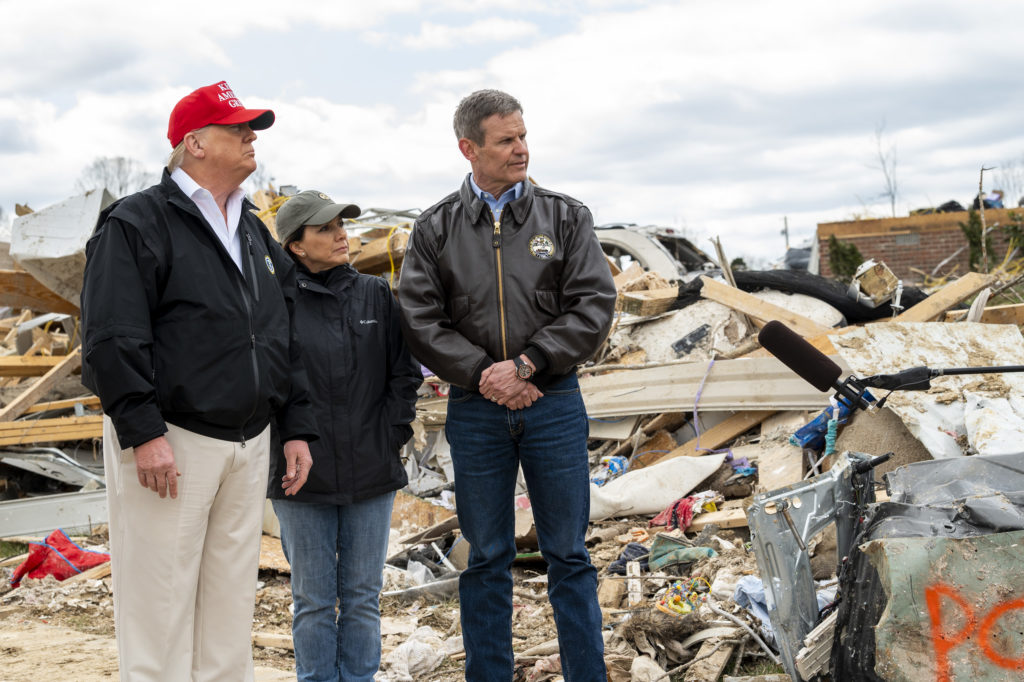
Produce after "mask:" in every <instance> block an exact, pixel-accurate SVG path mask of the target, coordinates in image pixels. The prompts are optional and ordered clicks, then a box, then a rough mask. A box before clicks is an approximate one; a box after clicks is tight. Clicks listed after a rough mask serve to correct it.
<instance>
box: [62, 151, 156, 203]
mask: <svg viewBox="0 0 1024 682" xmlns="http://www.w3.org/2000/svg"><path fill="white" fill-rule="evenodd" d="M152 183H153V179H152V176H151V175H150V174H149V173H148V172H146V169H145V167H144V166H143V165H142V164H141V163H140V162H138V161H136V160H135V159H129V158H127V157H124V156H100V157H97V158H96V159H94V160H93V162H92V163H90V164H89V165H88V166H86V167H85V169H84V170H82V174H81V175H80V176H79V177H78V180H76V181H75V189H77V190H78V191H80V192H88V191H89V190H92V189H101V188H103V187H106V188H107V191H108V192H110V193H111V194H113V195H114V198H117V199H119V198H121V197H123V196H127V195H129V194H131V193H133V192H137V191H139V190H140V189H143V188H145V187H148V186H149V185H151V184H152Z"/></svg>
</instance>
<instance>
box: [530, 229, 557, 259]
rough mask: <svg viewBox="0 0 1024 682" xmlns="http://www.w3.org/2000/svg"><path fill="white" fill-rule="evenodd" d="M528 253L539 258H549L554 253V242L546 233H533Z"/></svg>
mask: <svg viewBox="0 0 1024 682" xmlns="http://www.w3.org/2000/svg"><path fill="white" fill-rule="evenodd" d="M530 255H531V256H533V257H534V258H537V259H539V260H551V257H552V256H554V255H555V243H554V242H553V241H551V237H549V236H547V235H546V234H535V235H534V236H533V237H531V238H530Z"/></svg>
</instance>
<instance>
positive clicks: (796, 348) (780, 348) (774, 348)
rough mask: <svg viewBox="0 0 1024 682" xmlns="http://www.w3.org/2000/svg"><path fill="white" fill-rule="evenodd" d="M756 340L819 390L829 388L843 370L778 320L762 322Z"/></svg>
mask: <svg viewBox="0 0 1024 682" xmlns="http://www.w3.org/2000/svg"><path fill="white" fill-rule="evenodd" d="M757 340H758V341H759V342H760V343H761V346H763V347H764V349H765V350H767V351H768V352H769V353H771V354H772V355H774V356H775V357H777V358H778V359H779V360H781V361H782V364H784V365H785V366H786V367H789V368H790V369H791V370H793V371H794V372H796V373H797V374H798V375H799V376H800V378H802V379H803V380H804V381H806V382H807V383H809V384H810V385H811V386H814V387H815V388H816V389H818V390H819V391H825V392H827V391H830V390H832V386H833V385H834V384H835V382H836V381H838V379H839V377H840V375H841V374H842V373H843V370H842V368H840V367H839V365H837V364H836V363H834V362H832V361H831V360H829V358H828V356H827V355H825V354H824V353H822V352H821V351H820V350H818V349H817V348H815V347H814V346H812V345H811V344H809V343H807V341H805V340H804V339H803V337H801V336H800V335H799V334H797V333H796V332H794V331H792V330H791V329H790V328H789V327H787V326H786V325H784V324H782V323H781V322H779V321H778V320H772V321H771V322H769V323H768V324H766V325H765V326H764V328H763V329H762V330H761V332H760V333H759V334H758V335H757Z"/></svg>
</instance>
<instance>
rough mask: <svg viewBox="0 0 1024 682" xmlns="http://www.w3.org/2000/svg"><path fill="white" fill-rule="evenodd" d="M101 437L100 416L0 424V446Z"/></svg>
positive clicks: (101, 423)
mask: <svg viewBox="0 0 1024 682" xmlns="http://www.w3.org/2000/svg"><path fill="white" fill-rule="evenodd" d="M102 436H103V416H102V415H91V416H88V417H60V418H57V419H35V420H22V421H11V422H0V445H27V444H30V443H56V442H61V441H68V440H86V439H89V438H101V437H102Z"/></svg>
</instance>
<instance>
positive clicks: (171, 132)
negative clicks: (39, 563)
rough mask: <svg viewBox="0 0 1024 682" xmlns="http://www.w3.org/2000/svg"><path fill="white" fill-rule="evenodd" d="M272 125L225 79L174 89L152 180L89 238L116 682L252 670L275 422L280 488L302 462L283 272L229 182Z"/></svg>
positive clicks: (304, 424)
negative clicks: (282, 471)
mask: <svg viewBox="0 0 1024 682" xmlns="http://www.w3.org/2000/svg"><path fill="white" fill-rule="evenodd" d="M273 121H274V113H273V112H272V111H269V110H258V109H246V108H245V107H244V106H242V103H241V102H240V101H239V100H238V99H237V98H236V97H235V95H234V93H233V92H232V91H231V89H230V87H229V86H228V84H227V83H225V82H221V83H216V84H214V85H209V86H206V87H203V88H199V89H198V90H195V91H194V92H192V93H191V94H189V95H187V96H186V97H184V98H183V99H182V100H181V101H179V102H178V104H177V105H176V106H175V108H174V110H173V111H172V113H171V116H170V121H169V125H168V132H167V136H168V139H169V140H170V143H171V146H172V148H173V149H174V151H173V152H172V153H171V157H170V160H169V162H168V167H167V170H166V171H165V172H164V174H163V179H162V180H161V181H160V183H158V184H157V185H154V186H153V187H150V188H148V189H145V190H143V191H141V192H138V193H136V194H133V195H131V196H128V197H126V198H124V199H122V200H120V201H118V202H117V203H115V204H113V205H112V206H111V207H110V208H109V209H107V210H106V211H104V213H103V214H102V215H101V216H100V221H99V225H98V226H97V228H96V233H95V234H94V235H93V237H92V238H91V239H90V240H89V243H88V245H87V247H86V254H87V261H86V268H85V279H84V283H83V288H82V319H83V323H84V348H85V351H84V353H85V354H84V358H83V359H84V365H83V382H84V383H85V384H86V385H87V386H88V387H89V388H91V389H92V390H93V391H95V392H96V394H97V395H98V396H99V398H100V401H101V402H102V404H103V410H104V412H105V414H106V417H105V418H104V431H103V454H104V469H105V473H106V483H107V497H108V503H109V521H110V548H111V555H112V569H113V592H114V620H115V628H116V632H117V640H118V654H119V658H120V674H121V679H122V680H125V681H126V682H134V681H139V680H144V681H156V680H182V681H184V680H191V681H192V682H199V681H201V680H206V681H212V680H238V681H245V682H248V681H250V680H252V679H253V664H252V648H251V640H250V631H251V627H252V616H253V608H254V604H255V593H256V580H257V570H258V561H259V547H260V540H259V536H260V531H261V528H262V520H263V506H264V502H263V500H264V492H265V490H266V486H267V476H268V472H269V460H268V458H269V444H270V435H269V434H270V420H271V419H272V418H276V420H277V423H278V427H279V430H280V434H281V440H282V441H284V442H285V446H284V447H285V452H286V455H287V457H288V460H289V466H288V471H287V473H286V475H285V477H284V480H283V481H282V483H281V485H283V486H284V488H285V490H286V491H287V492H288V493H290V494H294V493H295V492H298V490H299V489H300V488H301V487H302V485H303V483H304V482H305V480H306V477H307V475H308V472H309V468H310V466H311V464H312V460H311V458H310V455H309V447H308V445H307V442H308V441H310V440H314V439H315V438H316V423H315V420H314V417H313V414H312V409H311V405H310V403H309V397H308V393H307V389H306V375H305V369H304V368H303V367H302V364H301V359H300V356H299V349H298V343H297V339H296V337H295V336H294V334H293V332H292V313H291V310H292V301H293V300H294V265H293V263H292V261H291V259H289V258H288V257H287V256H286V255H285V254H284V252H283V251H282V250H281V248H280V246H279V245H278V244H277V242H276V241H275V240H274V239H273V237H271V236H270V233H269V232H268V231H267V229H266V227H265V226H264V225H263V224H262V223H261V222H260V220H259V219H258V218H257V217H256V216H255V215H254V214H253V213H252V212H251V209H252V208H253V206H252V204H250V203H249V202H248V201H246V200H245V198H244V195H245V193H244V191H243V190H242V189H241V188H240V185H241V183H242V181H244V180H245V178H246V177H248V175H249V174H250V173H252V171H254V170H255V169H256V160H255V152H254V150H253V141H254V140H255V139H256V133H255V132H254V131H255V130H263V129H264V128H267V127H269V126H270V125H271V124H272V123H273Z"/></svg>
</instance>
